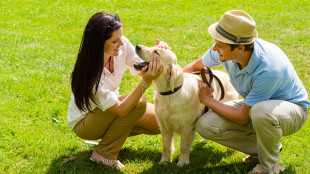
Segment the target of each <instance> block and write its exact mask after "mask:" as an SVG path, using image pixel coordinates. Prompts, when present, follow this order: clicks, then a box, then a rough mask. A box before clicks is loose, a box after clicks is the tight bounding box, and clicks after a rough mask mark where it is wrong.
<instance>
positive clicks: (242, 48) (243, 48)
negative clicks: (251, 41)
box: [237, 45, 245, 52]
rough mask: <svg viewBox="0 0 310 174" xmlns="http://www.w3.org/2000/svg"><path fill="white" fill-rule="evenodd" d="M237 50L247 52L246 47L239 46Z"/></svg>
mask: <svg viewBox="0 0 310 174" xmlns="http://www.w3.org/2000/svg"><path fill="white" fill-rule="evenodd" d="M237 49H238V51H242V52H243V51H245V45H239V46H238V47H237Z"/></svg>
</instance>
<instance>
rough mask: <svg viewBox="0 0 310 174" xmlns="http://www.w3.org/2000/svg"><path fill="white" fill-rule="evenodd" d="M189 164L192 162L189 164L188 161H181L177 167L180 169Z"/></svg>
mask: <svg viewBox="0 0 310 174" xmlns="http://www.w3.org/2000/svg"><path fill="white" fill-rule="evenodd" d="M189 163H190V162H189V160H188V159H180V160H179V162H178V164H177V165H178V166H179V167H183V166H184V165H187V164H189Z"/></svg>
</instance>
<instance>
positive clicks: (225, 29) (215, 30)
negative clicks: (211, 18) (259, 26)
mask: <svg viewBox="0 0 310 174" xmlns="http://www.w3.org/2000/svg"><path fill="white" fill-rule="evenodd" d="M208 31H209V33H210V35H211V36H212V37H213V39H215V40H218V41H220V42H224V43H227V44H250V43H253V42H254V41H255V40H256V39H257V36H258V33H257V31H256V29H255V21H254V20H253V18H252V17H251V16H250V15H248V14H247V13H245V12H243V11H240V10H232V11H228V12H226V13H225V14H224V15H223V16H222V18H221V19H220V21H219V22H217V23H214V24H212V25H211V26H210V27H209V29H208Z"/></svg>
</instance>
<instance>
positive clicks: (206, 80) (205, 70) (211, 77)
mask: <svg viewBox="0 0 310 174" xmlns="http://www.w3.org/2000/svg"><path fill="white" fill-rule="evenodd" d="M206 73H207V74H209V76H210V81H208V79H207V77H206ZM200 74H201V78H202V81H203V82H204V83H206V84H207V85H208V86H209V88H211V84H212V81H213V76H214V75H213V73H212V71H211V69H210V68H209V67H207V66H206V67H204V68H201V70H200Z"/></svg>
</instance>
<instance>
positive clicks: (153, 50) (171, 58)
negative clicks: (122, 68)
mask: <svg viewBox="0 0 310 174" xmlns="http://www.w3.org/2000/svg"><path fill="white" fill-rule="evenodd" d="M136 52H137V54H138V56H139V57H140V58H141V59H142V60H144V61H145V62H147V63H149V62H150V58H151V57H153V56H156V57H157V58H159V59H160V63H161V64H162V65H163V72H162V74H163V73H164V74H165V78H166V79H167V80H168V81H169V82H170V89H171V91H174V84H175V81H176V79H177V78H178V77H179V76H180V75H182V74H183V73H182V68H181V67H180V66H179V65H178V63H177V56H176V55H175V54H174V53H173V52H172V51H171V50H169V49H165V48H159V47H146V46H143V45H137V46H136ZM147 63H144V62H142V63H139V65H141V66H147Z"/></svg>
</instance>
